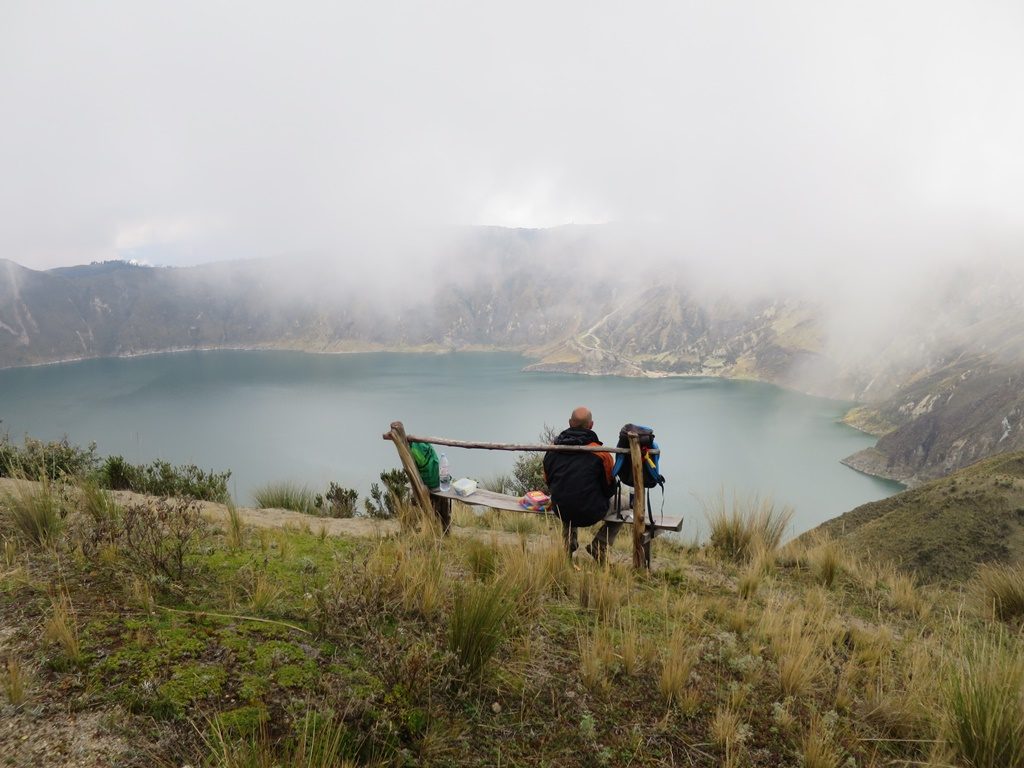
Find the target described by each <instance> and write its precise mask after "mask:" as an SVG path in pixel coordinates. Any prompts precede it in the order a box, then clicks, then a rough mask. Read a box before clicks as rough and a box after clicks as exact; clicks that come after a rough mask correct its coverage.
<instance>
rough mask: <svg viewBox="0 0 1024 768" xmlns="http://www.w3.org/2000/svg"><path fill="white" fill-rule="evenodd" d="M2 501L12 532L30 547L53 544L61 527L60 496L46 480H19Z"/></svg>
mask: <svg viewBox="0 0 1024 768" xmlns="http://www.w3.org/2000/svg"><path fill="white" fill-rule="evenodd" d="M5 496H6V497H5V499H4V501H5V502H6V506H7V508H8V514H9V515H10V517H11V520H12V521H13V523H14V527H15V530H17V532H18V534H19V535H20V536H21V537H22V538H24V539H25V540H26V541H27V542H29V543H30V544H32V545H34V546H36V547H47V546H50V545H51V544H53V543H55V542H56V540H57V537H58V536H60V532H61V530H62V529H63V527H64V514H63V512H64V510H63V504H62V503H61V499H60V495H59V493H58V492H57V490H56V489H55V488H54V487H53V486H52V485H51V483H50V481H49V480H46V479H45V478H44V479H43V480H42V481H41V482H39V483H38V484H36V483H29V482H28V481H24V480H22V481H19V482H18V483H17V485H16V486H15V491H14V493H8V494H6V495H5Z"/></svg>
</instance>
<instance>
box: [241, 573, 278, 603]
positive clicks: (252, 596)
mask: <svg viewBox="0 0 1024 768" xmlns="http://www.w3.org/2000/svg"><path fill="white" fill-rule="evenodd" d="M245 592H246V596H247V597H248V598H249V608H251V609H252V610H253V611H254V612H255V613H258V614H259V613H269V612H270V611H272V610H273V608H274V606H275V605H277V601H278V600H279V599H280V598H281V595H282V594H284V589H283V588H282V587H281V586H280V585H278V584H276V583H275V582H274V580H273V579H272V578H271V577H270V575H269V574H268V573H267V572H266V571H257V572H256V573H254V574H253V576H252V581H251V583H250V584H249V585H248V586H247V587H246V590H245Z"/></svg>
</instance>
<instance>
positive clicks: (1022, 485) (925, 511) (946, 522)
mask: <svg viewBox="0 0 1024 768" xmlns="http://www.w3.org/2000/svg"><path fill="white" fill-rule="evenodd" d="M816 532H819V533H820V532H824V533H827V534H830V535H832V536H835V537H837V538H840V539H841V540H842V541H843V543H844V545H845V546H846V547H847V548H848V549H849V550H850V551H851V552H855V553H859V554H861V555H863V556H865V557H872V558H875V559H879V560H883V561H884V560H888V561H891V562H893V563H896V564H897V565H899V566H900V567H901V568H903V569H905V570H908V571H913V572H915V573H916V574H917V575H918V576H919V577H920V578H921V579H922V580H924V581H937V580H946V581H963V580H965V579H967V578H969V577H970V576H971V575H972V574H973V573H974V571H975V569H976V568H977V566H978V565H979V564H981V563H989V562H996V563H1004V562H1017V561H1020V560H1022V559H1024V453H1009V454H1001V455H999V456H995V457H993V458H990V459H986V460H985V461H981V462H978V463H977V464H974V465H972V466H970V467H967V468H966V469H962V470H960V471H959V472H956V473H955V474H952V475H950V476H949V477H945V478H942V479H940V480H935V481H932V482H930V483H928V484H926V485H923V486H920V487H919V488H914V489H911V490H908V491H904V492H903V493H900V494H897V495H896V496H891V497H890V498H888V499H883V500H881V501H875V502H871V503H870V504H864V505H862V506H860V507H857V508H856V509H854V510H852V511H851V512H847V513H846V514H845V515H841V516H839V517H837V518H835V519H833V520H829V521H828V522H826V523H824V524H822V525H821V526H819V528H818V529H816Z"/></svg>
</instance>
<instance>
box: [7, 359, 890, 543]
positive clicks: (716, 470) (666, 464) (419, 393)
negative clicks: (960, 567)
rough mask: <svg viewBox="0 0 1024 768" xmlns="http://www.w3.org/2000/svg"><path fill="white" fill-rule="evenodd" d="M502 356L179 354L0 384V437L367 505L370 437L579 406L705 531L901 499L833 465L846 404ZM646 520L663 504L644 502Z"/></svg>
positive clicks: (472, 426)
mask: <svg viewBox="0 0 1024 768" xmlns="http://www.w3.org/2000/svg"><path fill="white" fill-rule="evenodd" d="M525 364H526V360H525V359H524V358H522V357H520V356H519V355H515V354H507V353H457V354H446V355H413V354H393V353H373V354H352V355H311V354H303V353H297V352H242V351H215V352H190V353H179V354H172V355H170V354H169V355H152V356H146V357H138V358H131V359H107V360H88V361H82V362H76V363H66V364H60V365H51V366H41V367H35V368H21V369H12V370H4V371H0V419H2V423H0V429H3V430H6V431H7V432H8V433H9V435H10V437H11V439H12V440H15V441H20V439H21V437H22V435H23V434H26V433H27V434H30V435H32V436H33V437H39V438H46V439H54V438H59V437H62V436H63V435H65V434H66V435H67V436H68V437H69V438H70V440H71V441H72V442H76V443H81V444H86V443H88V442H90V441H95V442H96V443H97V446H98V451H99V453H100V454H101V455H107V454H123V455H124V456H125V457H127V458H128V459H130V460H132V461H135V462H143V461H150V460H152V459H155V458H163V459H166V460H168V461H171V462H173V463H175V464H181V463H195V464H198V465H200V466H202V467H204V468H213V469H218V470H220V469H230V470H231V471H232V477H231V480H230V483H229V489H230V491H231V493H232V495H233V496H234V497H235V499H236V500H237V501H238V502H239V503H241V504H249V503H251V502H252V491H253V489H255V488H256V487H258V486H260V485H261V484H263V483H265V482H269V481H277V480H292V481H297V482H299V483H305V484H308V485H309V486H310V487H311V488H313V489H315V490H322V489H324V488H325V487H326V485H327V483H328V482H329V481H332V480H333V481H336V482H338V483H340V484H342V485H345V486H350V487H353V488H357V489H359V491H360V492H361V493H365V492H366V491H367V490H368V489H369V485H370V483H371V481H373V480H375V479H376V477H377V474H378V473H379V472H380V471H381V470H382V469H385V468H390V467H393V466H398V460H397V456H396V454H395V451H394V448H393V447H392V445H391V443H389V442H385V441H384V440H382V439H381V434H382V433H383V432H385V431H386V430H387V428H388V424H389V423H390V422H391V421H393V420H401V421H403V422H404V423H405V425H406V429H407V431H408V432H409V433H410V434H418V435H432V436H445V437H453V438H459V439H470V440H482V441H493V442H536V441H537V439H538V435H539V433H540V431H541V430H542V428H543V427H544V425H545V424H550V425H553V426H556V427H558V428H559V429H561V428H563V427H564V426H565V422H566V419H567V418H568V416H569V413H570V411H571V410H572V408H573V407H574V406H576V405H580V404H583V405H587V406H589V407H590V408H592V409H593V412H594V419H595V431H596V432H597V433H598V435H599V436H600V437H601V439H602V440H603V441H604V442H605V443H606V444H614V443H615V440H616V437H617V434H618V430H619V428H620V427H621V426H622V425H623V424H624V423H626V422H629V421H633V422H636V423H639V424H647V425H651V426H653V427H654V429H655V431H656V433H657V436H658V440H659V442H660V444H661V447H662V450H663V459H662V472H663V474H664V475H665V476H666V477H667V478H668V482H667V484H666V494H665V512H666V513H669V512H671V513H673V514H677V513H679V512H681V513H682V514H684V515H685V516H686V518H687V524H686V526H685V528H684V531H685V532H686V533H687V534H689V535H693V534H696V533H698V532H702V531H704V530H706V525H705V524H704V520H703V513H702V511H701V501H700V500H701V499H708V498H711V497H714V496H716V495H717V494H718V493H719V492H720V491H721V490H723V489H724V490H725V491H726V493H728V494H732V493H733V492H736V493H740V494H754V493H758V494H761V495H762V496H772V497H773V498H774V499H775V500H776V501H777V502H778V503H780V504H787V505H792V506H793V507H795V509H796V515H795V517H794V521H793V532H794V533H797V532H800V531H803V530H806V529H808V528H811V527H813V526H814V525H816V524H817V523H819V522H821V521H823V520H826V519H828V518H830V517H834V516H836V515H838V514H841V513H842V512H845V511H847V510H849V509H852V508H853V507H855V506H857V505H858V504H862V503H864V502H867V501H871V500H875V499H879V498H883V497H885V496H887V495H890V494H892V493H895V492H896V491H898V490H899V486H898V485H896V484H894V483H890V482H886V481H881V480H877V479H874V478H870V477H867V476H864V475H861V474H858V473H857V472H854V471H853V470H851V469H848V468H846V467H844V466H843V465H841V464H840V463H839V460H840V459H841V458H843V457H844V456H847V455H849V454H850V453H853V452H854V451H857V450H859V449H861V448H864V447H867V446H869V445H871V444H873V442H874V440H873V438H871V437H869V436H867V435H864V434H861V433H859V432H857V431H856V430H854V429H852V428H850V427H847V426H845V425H843V424H840V423H838V420H839V419H840V418H841V416H842V415H843V413H844V411H845V410H846V408H847V407H848V404H847V403H841V402H836V401H832V400H824V399H821V398H814V397H808V396H805V395H801V394H798V393H794V392H788V391H785V390H782V389H779V388H777V387H774V386H771V385H767V384H759V383H755V382H742V381H726V380H720V379H706V378H699V379H694V378H664V379H633V378H616V377H588V376H575V375H566V374H550V373H524V372H522V371H521V368H522V367H523V365H525ZM446 450H447V451H448V455H449V459H450V462H451V465H452V471H453V474H454V475H455V476H456V477H461V476H469V477H476V478H486V477H488V476H493V475H494V474H496V473H498V472H503V471H509V470H510V469H511V467H512V462H513V461H514V457H515V454H510V453H506V452H498V451H467V450H460V449H446ZM653 499H654V502H655V505H656V508H659V507H660V505H661V498H660V492H656V493H655V496H654V497H653Z"/></svg>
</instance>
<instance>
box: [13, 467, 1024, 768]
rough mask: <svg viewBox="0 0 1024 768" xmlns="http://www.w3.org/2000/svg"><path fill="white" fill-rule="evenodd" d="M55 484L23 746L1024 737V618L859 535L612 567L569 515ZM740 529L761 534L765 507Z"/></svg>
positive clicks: (25, 688) (24, 647)
mask: <svg viewBox="0 0 1024 768" xmlns="http://www.w3.org/2000/svg"><path fill="white" fill-rule="evenodd" d="M35 491H36V492H38V493H43V494H55V495H57V496H58V497H59V499H60V500H61V501H60V503H61V505H62V510H63V514H64V518H63V519H64V523H65V524H64V525H63V526H62V527H61V528H60V530H59V531H56V532H55V533H54V535H53V537H52V538H48V539H47V540H45V541H37V540H36V539H35V538H33V537H32V536H31V535H27V534H25V533H24V532H23V531H22V530H21V528H20V527H19V526H18V525H17V524H16V523H15V522H14V519H13V517H12V514H11V512H12V509H11V506H10V505H11V503H12V502H11V501H8V500H5V499H0V555H2V559H0V660H2V661H3V662H4V663H3V664H2V665H0V683H2V686H0V690H2V691H4V692H5V697H4V700H3V701H2V702H0V715H3V716H2V717H0V741H4V743H6V744H11V745H14V746H13V749H12V751H8V752H7V753H5V755H4V758H5V759H7V760H8V761H9V762H10V763H11V764H14V765H17V764H29V763H32V761H33V760H37V759H38V758H39V753H38V752H36V751H33V750H36V749H37V748H46V749H54V747H53V744H54V741H53V733H54V731H55V730H57V729H59V728H60V727H62V724H64V723H67V721H68V719H69V717H70V718H75V719H79V720H84V719H86V718H88V717H90V716H94V715H95V713H101V714H102V719H101V720H100V721H96V722H97V724H96V726H95V728H94V732H93V733H92V736H91V738H92V739H93V740H94V741H95V742H96V743H95V744H93V746H92V747H89V746H88V745H87V746H86V747H82V746H81V744H79V746H78V747H77V748H78V749H83V748H84V749H86V750H88V749H90V748H91V749H96V750H100V749H101V748H102V750H103V751H102V757H103V759H102V760H100V759H99V758H96V759H93V760H92V762H93V763H95V762H103V763H109V764H117V765H129V766H130V765H140V766H141V765H152V764H175V765H182V764H186V763H187V764H190V765H196V766H199V765H203V766H243V765H275V764H277V765H282V764H296V763H298V764H303V765H322V766H341V765H388V766H413V765H465V766H485V765H486V766H491V765H497V764H501V765H509V766H514V765H551V766H554V765H558V766H602V765H627V764H628V765H632V766H660V765H669V764H673V763H674V764H685V765H695V766H719V765H727V766H740V765H743V766H779V765H798V764H803V765H807V766H832V768H838V766H840V765H843V764H845V763H847V762H849V761H853V763H855V764H857V765H865V766H882V765H889V764H894V763H896V764H904V763H913V764H926V765H936V766H937V765H948V764H951V763H953V762H954V761H961V760H967V759H975V760H985V759H988V756H991V755H996V756H997V758H998V756H999V755H1001V754H1009V755H1017V754H1021V752H1020V750H1021V749H1022V748H1024V742H1022V735H1021V733H1020V729H1014V727H1013V723H1014V721H1013V719H1012V718H1008V717H1007V716H1006V712H1007V708H1010V709H1011V710H1012V709H1013V708H1014V707H1019V706H1021V695H1020V691H1019V690H1016V689H1013V688H1012V686H1011V687H1007V686H1006V685H1004V684H1002V682H1001V681H1002V680H1004V679H1005V676H1000V675H999V670H1000V669H1006V670H1010V671H1013V670H1016V669H1018V668H1019V667H1020V665H1021V659H1022V658H1024V657H1022V649H1021V641H1020V638H1019V636H1017V635H1012V636H1011V635H1009V634H1008V633H1006V632H1005V631H1004V630H1003V628H1002V627H1003V624H1002V623H1001V622H997V621H995V620H993V619H992V618H991V617H990V613H989V612H988V611H987V610H983V609H984V607H985V606H984V605H981V604H978V605H976V604H974V603H973V602H970V601H969V602H967V603H965V604H961V602H960V601H962V600H964V599H965V598H964V597H963V596H962V595H961V594H960V593H946V592H943V591H941V590H933V589H928V590H923V589H921V588H918V587H915V586H914V584H913V581H912V580H910V579H908V578H906V577H904V576H902V575H900V574H899V573H898V572H896V571H895V570H893V569H889V568H886V567H882V566H876V565H871V564H863V563H860V562H858V561H857V560H855V559H852V558H850V557H848V556H847V555H846V554H845V553H844V551H843V549H842V547H841V546H839V545H838V544H837V543H836V542H835V541H831V540H826V541H817V542H810V543H806V544H805V543H798V544H796V545H793V546H790V547H787V548H785V549H782V550H779V549H777V548H776V547H775V546H774V544H773V542H772V541H771V539H772V537H771V536H760V537H757V538H759V544H758V546H757V547H755V548H752V551H751V552H750V553H748V554H749V556H734V554H733V553H729V552H725V551H724V550H723V551H721V552H720V551H719V549H718V548H714V547H712V548H707V549H686V548H681V547H677V546H672V545H671V543H670V542H662V541H659V542H658V544H657V546H656V557H655V569H654V571H653V572H652V573H650V574H635V573H633V572H632V570H631V569H630V568H629V566H628V563H629V559H630V554H629V546H630V542H629V540H628V539H629V537H628V536H623V537H620V538H621V539H622V541H621V542H620V543H619V547H618V549H616V550H615V551H613V557H612V564H611V565H609V566H608V567H599V566H597V565H596V564H595V563H593V562H592V561H590V560H589V559H586V558H585V557H583V558H582V559H581V560H580V563H579V564H580V565H581V570H579V571H576V570H574V569H573V568H572V567H570V563H569V561H568V559H567V558H566V557H565V554H564V552H563V551H562V549H561V545H560V541H559V531H558V530H557V529H554V530H548V531H543V530H542V531H541V532H539V533H538V532H536V531H537V528H533V529H532V530H533V531H534V532H533V533H528V532H527V531H526V530H525V529H524V531H523V533H521V534H519V535H516V534H509V533H507V532H506V530H505V529H506V525H505V523H506V517H507V516H491V517H490V518H485V517H478V516H475V515H473V514H472V513H471V512H470V511H468V510H467V509H465V508H459V509H457V510H456V511H455V512H456V513H455V515H454V518H455V521H456V526H457V527H456V535H454V536H452V537H439V536H438V532H437V530H436V527H435V526H433V525H429V524H425V523H420V524H419V525H418V526H417V525H415V524H414V522H413V520H414V518H413V516H412V514H411V512H410V511H408V510H406V511H405V513H404V514H403V515H402V516H401V518H402V521H403V522H402V525H403V528H402V529H399V526H398V524H396V523H388V524H381V525H382V526H383V527H381V528H379V529H378V530H380V531H383V532H384V538H362V539H359V538H353V539H336V538H332V537H328V536H326V535H324V533H323V531H326V528H323V529H320V530H317V528H316V527H315V526H319V525H327V524H328V523H329V522H330V521H311V524H312V526H314V527H309V526H306V527H305V529H291V530H284V529H282V530H271V529H266V528H264V529H252V528H249V527H247V526H245V525H240V524H239V520H240V517H239V514H240V513H239V512H238V511H236V512H235V513H234V514H232V512H231V510H228V511H227V512H225V513H224V514H223V515H222V516H219V517H216V518H215V519H213V520H209V521H205V520H203V519H202V518H201V517H200V516H198V515H197V507H196V506H195V505H194V504H192V503H189V502H181V503H169V502H166V501H163V502H162V501H158V500H151V501H148V502H132V503H131V504H125V505H123V506H122V505H117V504H115V505H114V506H113V507H112V506H111V504H110V499H109V498H102V497H100V496H99V495H97V494H96V493H95V492H92V491H88V490H86V491H85V492H83V493H78V492H76V491H75V489H73V488H65V489H58V488H55V487H51V486H36V488H35ZM755 511H756V510H755ZM719 517H722V516H721V515H720V516H719ZM516 518H517V519H528V520H531V521H532V525H533V526H537V525H539V524H540V523H541V521H538V520H537V518H534V517H526V516H523V515H517V516H516ZM722 519H726V518H724V517H723V518H722ZM728 519H730V520H731V518H728ZM232 520H234V522H232ZM762 520H763V516H762ZM140 521H141V522H142V523H148V525H142V526H140V525H139V522H140ZM459 524H461V526H460V525H459ZM737 525H738V526H740V527H744V528H747V529H749V530H751V531H755V532H756V530H757V528H758V525H757V516H756V514H755V515H752V516H751V519H750V521H749V522H747V523H744V522H742V521H741V522H739V523H737ZM143 531H148V532H149V535H148V536H146V535H141V534H142V532H143ZM388 531H390V533H387V532H388ZM394 534H397V535H394ZM949 616H956V617H957V618H956V620H954V621H952V622H951V620H950V618H949ZM1014 620H1016V619H1014ZM40 627H43V628H44V629H45V631H44V632H40V631H39V628H40ZM964 643H970V648H971V649H973V650H972V654H971V656H970V658H971V660H972V662H971V664H970V665H964V663H963V662H962V659H963V658H964V654H963V650H964V647H965V646H964ZM1000 713H1002V714H1000ZM988 720H991V722H988ZM989 725H991V726H993V727H992V728H988V726H989ZM15 733H17V736H18V737H17V738H13V737H12V734H15ZM989 733H991V734H994V735H995V737H996V739H997V740H993V739H992V738H988V736H987V735H986V734H989ZM40 745H42V746H40ZM89 754H90V753H89V752H88V751H86V753H85V756H84V757H83V760H88V758H89ZM311 755H317V756H318V757H317V758H316V760H315V762H314V761H313V760H312V759H310V756H311ZM52 756H53V755H52V754H51V753H46V757H47V758H48V759H49V758H52ZM79 756H80V757H81V755H79ZM94 757H95V755H94Z"/></svg>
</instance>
